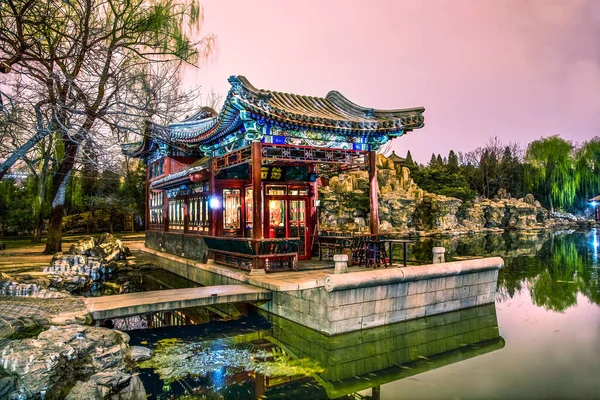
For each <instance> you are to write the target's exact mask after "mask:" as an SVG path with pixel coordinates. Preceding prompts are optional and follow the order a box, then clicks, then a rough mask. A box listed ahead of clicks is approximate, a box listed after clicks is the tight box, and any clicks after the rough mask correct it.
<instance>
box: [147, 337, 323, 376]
mask: <svg viewBox="0 0 600 400" xmlns="http://www.w3.org/2000/svg"><path fill="white" fill-rule="evenodd" d="M226 342H227V341H221V340H215V341H203V342H183V341H180V340H178V339H164V340H161V341H159V342H158V343H157V346H156V348H155V350H154V356H153V357H152V358H151V359H149V360H146V361H142V362H141V363H139V364H138V367H140V368H150V369H153V370H154V371H155V372H156V373H157V374H158V375H159V377H160V379H162V380H163V381H165V382H166V383H170V382H173V381H176V380H180V379H183V378H185V377H186V376H188V375H189V376H205V375H207V374H209V373H211V372H214V371H218V370H222V369H223V368H225V367H227V368H228V369H230V370H235V371H240V370H244V371H249V372H250V371H252V372H256V373H260V374H263V375H267V376H288V377H291V376H311V375H313V374H315V373H321V372H323V368H321V366H320V365H319V364H318V363H317V362H316V361H312V360H310V359H292V358H291V357H290V356H289V355H288V354H286V353H285V352H283V351H277V350H263V349H255V348H254V347H253V346H252V345H251V344H250V343H239V344H235V343H226Z"/></svg>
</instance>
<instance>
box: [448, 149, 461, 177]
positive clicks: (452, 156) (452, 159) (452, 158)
mask: <svg viewBox="0 0 600 400" xmlns="http://www.w3.org/2000/svg"><path fill="white" fill-rule="evenodd" d="M446 167H447V169H448V172H450V173H456V172H458V157H457V156H456V153H455V152H454V150H450V153H448V164H447V165H446Z"/></svg>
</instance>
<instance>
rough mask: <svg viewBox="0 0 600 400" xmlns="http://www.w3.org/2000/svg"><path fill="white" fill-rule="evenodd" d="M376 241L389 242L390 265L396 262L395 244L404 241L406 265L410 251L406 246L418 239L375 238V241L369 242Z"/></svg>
mask: <svg viewBox="0 0 600 400" xmlns="http://www.w3.org/2000/svg"><path fill="white" fill-rule="evenodd" d="M374 242H380V243H388V249H389V251H388V259H389V265H390V266H391V265H392V264H393V263H394V260H393V257H394V256H393V254H394V253H393V251H394V244H396V243H402V244H403V246H404V266H405V267H406V261H407V259H408V251H407V248H406V246H407V245H408V244H410V243H415V242H416V240H410V239H379V240H375V241H369V243H374Z"/></svg>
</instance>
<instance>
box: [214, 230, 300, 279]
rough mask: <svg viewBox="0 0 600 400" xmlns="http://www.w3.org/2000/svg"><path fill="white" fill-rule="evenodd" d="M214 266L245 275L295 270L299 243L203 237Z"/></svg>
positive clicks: (295, 240) (296, 240) (292, 241)
mask: <svg viewBox="0 0 600 400" xmlns="http://www.w3.org/2000/svg"><path fill="white" fill-rule="evenodd" d="M204 242H205V243H206V245H207V247H208V250H209V257H210V256H211V255H212V258H213V259H214V261H215V263H217V264H221V265H227V266H229V267H234V268H239V269H243V270H246V271H252V270H264V271H265V272H273V271H277V270H279V271H282V270H294V271H295V270H297V269H298V242H299V240H298V239H250V238H238V237H217V236H205V237H204Z"/></svg>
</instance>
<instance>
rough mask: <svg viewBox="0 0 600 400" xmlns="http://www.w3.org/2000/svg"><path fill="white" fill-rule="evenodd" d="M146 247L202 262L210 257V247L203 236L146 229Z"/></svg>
mask: <svg viewBox="0 0 600 400" xmlns="http://www.w3.org/2000/svg"><path fill="white" fill-rule="evenodd" d="M146 247H148V248H150V249H153V250H158V251H166V252H167V253H169V254H173V255H176V256H180V257H185V258H190V259H192V260H197V261H202V262H206V260H207V258H208V248H207V247H206V243H204V240H203V239H202V236H195V235H184V234H183V233H174V232H157V231H146Z"/></svg>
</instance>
